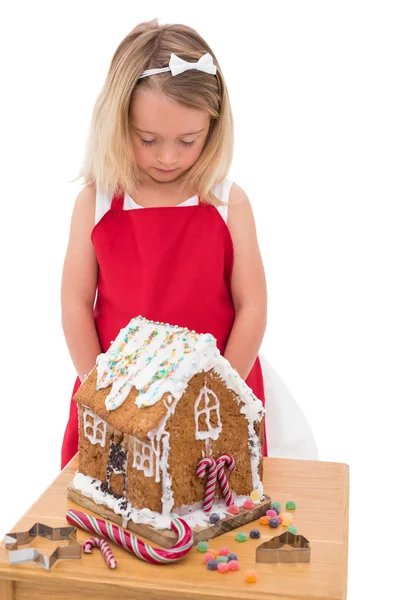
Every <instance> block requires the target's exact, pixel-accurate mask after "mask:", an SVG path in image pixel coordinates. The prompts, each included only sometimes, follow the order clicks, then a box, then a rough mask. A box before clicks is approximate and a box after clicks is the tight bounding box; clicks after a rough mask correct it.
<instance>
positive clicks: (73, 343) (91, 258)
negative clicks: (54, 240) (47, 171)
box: [61, 185, 101, 381]
mask: <svg viewBox="0 0 400 600" xmlns="http://www.w3.org/2000/svg"><path fill="white" fill-rule="evenodd" d="M95 209H96V189H95V186H94V185H88V186H86V187H84V188H83V189H82V190H81V191H80V193H79V194H78V196H77V198H76V201H75V206H74V210H73V214H72V219H71V228H70V236H69V242H68V248H67V252H66V256H65V260H64V267H63V273H62V284H61V311H62V327H63V330H64V335H65V339H66V342H67V346H68V350H69V353H70V355H71V359H72V362H73V363H74V366H75V369H76V371H77V373H78V376H79V378H80V380H81V381H83V379H84V376H85V375H87V374H88V373H89V371H91V370H92V368H93V367H94V366H95V364H96V358H97V356H98V355H99V354H100V353H101V347H100V343H99V338H98V336H97V331H96V326H95V321H94V316H93V304H94V300H95V296H96V288H97V276H98V264H97V258H96V254H95V251H94V248H93V244H92V242H91V238H90V235H91V231H92V229H93V226H94V222H95Z"/></svg>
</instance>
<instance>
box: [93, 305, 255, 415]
mask: <svg viewBox="0 0 400 600" xmlns="http://www.w3.org/2000/svg"><path fill="white" fill-rule="evenodd" d="M96 364H97V390H100V389H102V388H107V387H109V386H110V385H111V386H112V387H111V390H110V392H109V394H108V395H107V397H106V399H105V404H106V408H107V410H108V411H111V410H115V409H116V408H118V407H119V406H121V404H122V403H123V402H124V401H125V400H126V398H127V397H128V395H129V393H130V391H131V390H132V388H133V387H134V388H136V390H137V391H138V392H139V393H138V395H137V397H136V399H135V403H136V405H137V406H138V407H139V408H141V407H145V406H151V405H153V404H155V403H156V402H158V401H159V400H161V398H162V396H163V395H164V394H165V393H170V394H171V395H172V396H173V397H174V398H175V399H176V400H179V399H180V398H181V397H182V395H183V393H184V392H185V390H186V388H187V382H188V381H189V380H190V379H191V378H192V377H193V375H195V374H196V373H199V372H201V371H208V370H210V369H214V370H215V371H216V372H217V373H218V374H219V375H220V376H221V377H222V378H223V379H224V380H225V382H226V385H227V387H229V388H230V389H231V390H233V391H234V392H236V394H238V395H239V396H240V399H241V400H242V402H243V406H242V407H241V412H242V413H244V414H245V415H246V417H247V419H248V421H249V423H254V422H259V421H260V420H261V418H262V416H263V414H264V412H265V411H264V408H263V405H262V402H261V400H259V399H258V398H257V397H256V396H255V395H254V394H253V392H252V390H251V388H249V386H248V385H247V384H246V383H245V381H243V379H242V378H241V377H240V376H239V374H238V373H237V371H236V370H235V369H233V368H232V367H231V365H230V363H229V362H228V361H227V360H226V359H225V358H224V357H223V356H222V355H221V353H220V352H219V350H218V348H217V344H216V339H215V338H214V336H212V335H211V334H209V333H207V334H201V333H196V332H195V331H190V330H189V329H186V328H183V327H178V326H175V325H170V324H169V323H159V322H158V321H150V320H148V319H146V318H144V317H142V316H138V317H135V318H133V319H132V320H131V321H130V322H129V323H128V325H127V326H126V327H124V328H123V329H121V330H120V332H119V334H118V336H117V338H116V339H115V341H114V342H112V344H111V346H110V348H109V349H108V350H107V352H105V353H103V354H99V356H98V357H97V361H96Z"/></svg>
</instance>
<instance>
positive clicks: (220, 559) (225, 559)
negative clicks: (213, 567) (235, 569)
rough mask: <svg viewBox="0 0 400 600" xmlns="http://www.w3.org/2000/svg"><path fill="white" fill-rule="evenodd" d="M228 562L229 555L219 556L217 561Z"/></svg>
mask: <svg viewBox="0 0 400 600" xmlns="http://www.w3.org/2000/svg"><path fill="white" fill-rule="evenodd" d="M227 562H228V557H227V556H221V555H220V556H217V563H227Z"/></svg>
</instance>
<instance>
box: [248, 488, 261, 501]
mask: <svg viewBox="0 0 400 600" xmlns="http://www.w3.org/2000/svg"><path fill="white" fill-rule="evenodd" d="M260 498H261V494H260V492H259V491H258V490H253V491H252V492H251V494H250V499H251V500H259V499H260Z"/></svg>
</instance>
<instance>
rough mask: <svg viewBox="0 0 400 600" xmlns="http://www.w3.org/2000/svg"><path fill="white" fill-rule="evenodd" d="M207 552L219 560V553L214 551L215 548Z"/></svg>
mask: <svg viewBox="0 0 400 600" xmlns="http://www.w3.org/2000/svg"><path fill="white" fill-rule="evenodd" d="M207 552H208V553H209V554H212V555H213V556H214V558H217V556H218V552H217V551H216V550H214V548H209V549H208V550H207Z"/></svg>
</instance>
